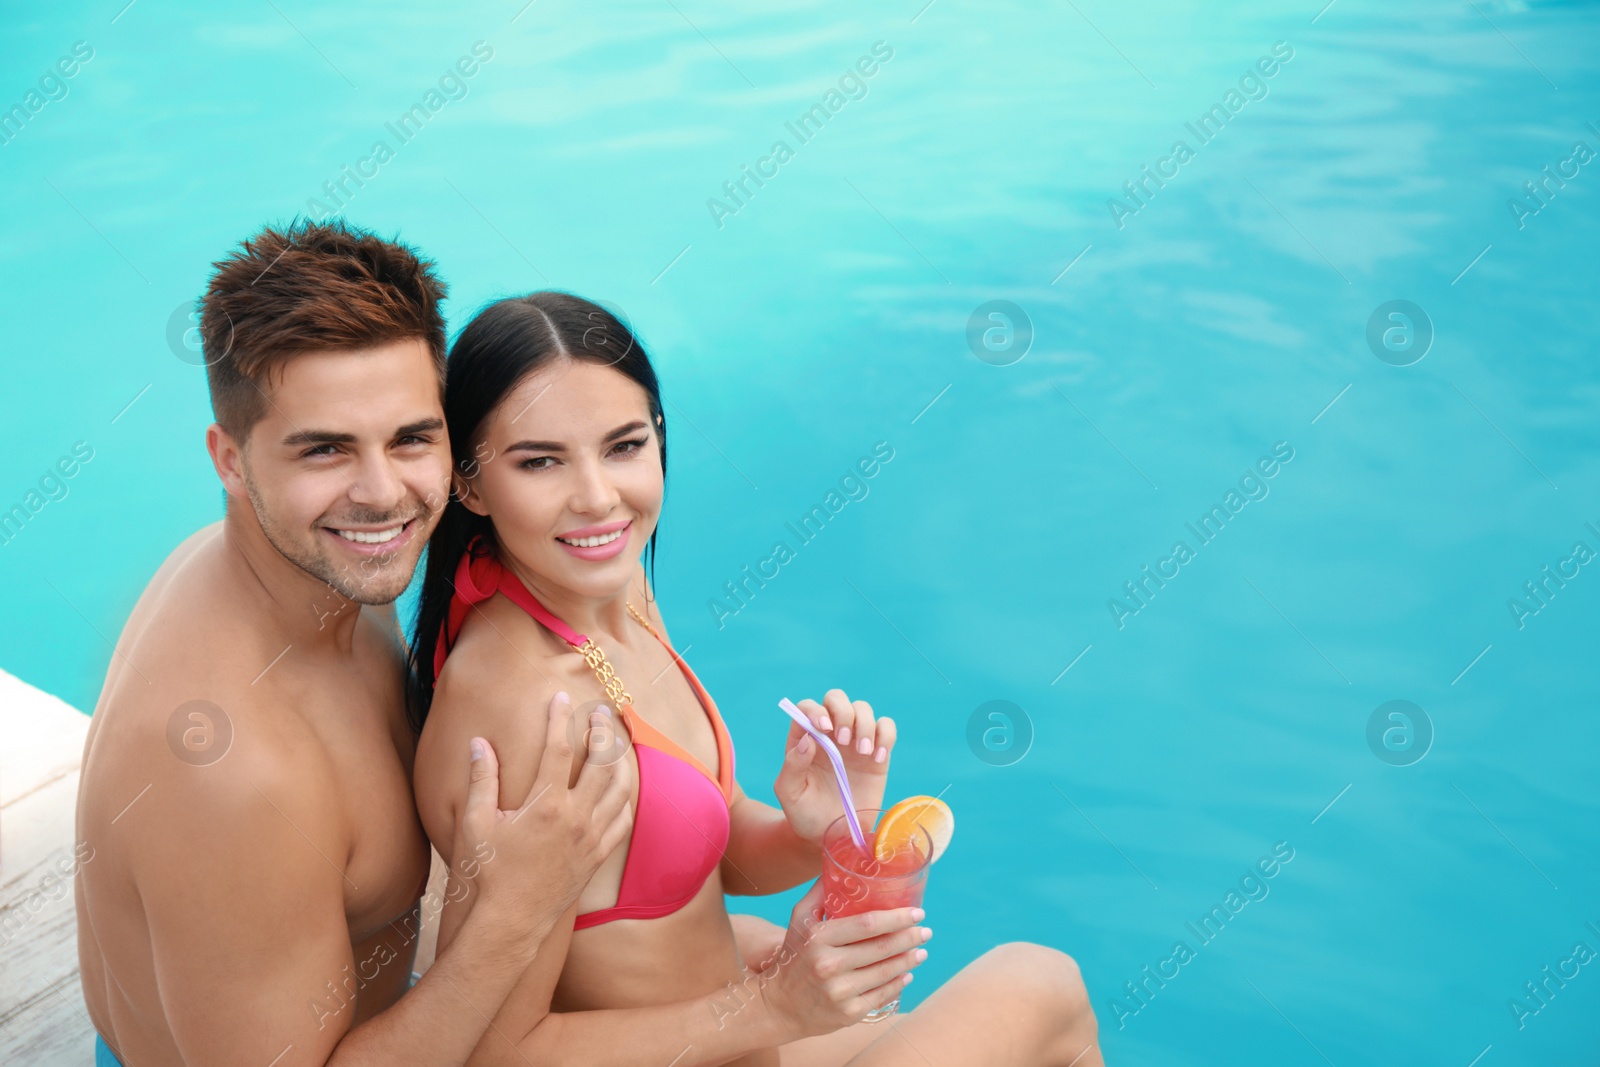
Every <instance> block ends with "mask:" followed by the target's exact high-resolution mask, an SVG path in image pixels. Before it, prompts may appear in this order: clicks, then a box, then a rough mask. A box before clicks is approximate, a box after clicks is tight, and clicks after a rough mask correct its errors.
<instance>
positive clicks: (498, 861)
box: [451, 693, 633, 939]
mask: <svg viewBox="0 0 1600 1067" xmlns="http://www.w3.org/2000/svg"><path fill="white" fill-rule="evenodd" d="M571 724H572V701H571V699H570V698H569V697H568V696H567V694H565V693H557V694H556V695H555V697H554V698H553V699H552V700H551V701H550V718H549V724H548V728H547V731H546V737H545V745H544V752H543V754H542V755H541V756H540V759H539V773H538V776H537V777H536V778H535V779H534V783H533V787H532V789H530V790H529V792H528V796H527V799H526V800H525V801H524V802H523V803H522V805H521V806H520V807H518V808H516V809H515V810H509V811H508V810H506V809H504V808H502V807H500V764H499V761H498V759H497V758H496V756H495V752H494V748H493V747H492V746H491V745H490V744H489V742H488V741H486V740H484V739H483V738H481V737H474V738H473V739H472V741H471V745H472V768H471V777H470V781H469V784H468V786H467V802H466V805H465V807H464V808H463V809H462V812H461V820H460V829H459V831H458V832H457V834H456V841H457V845H458V848H457V855H456V857H455V861H454V864H453V866H454V868H455V869H454V870H453V871H452V872H451V876H452V878H454V877H457V876H461V877H465V878H466V879H468V880H469V881H472V882H475V883H476V885H477V887H478V889H479V891H480V892H481V893H482V894H483V897H484V902H485V903H493V904H494V906H495V907H497V908H502V907H503V913H504V914H507V915H510V916H514V917H517V919H518V921H517V922H516V923H515V924H514V926H513V927H512V928H513V929H515V930H518V931H519V932H521V933H523V934H526V935H529V936H533V937H537V938H541V939H542V937H543V936H544V934H545V933H547V932H548V931H549V929H550V927H551V926H553V925H554V923H555V922H556V920H558V919H559V918H560V917H561V915H562V914H563V913H564V912H565V911H566V910H567V909H568V908H569V907H571V906H572V904H573V903H574V902H575V901H576V900H577V899H578V895H579V894H580V893H581V892H582V891H583V887H584V886H586V885H588V884H589V879H590V878H591V877H593V876H594V873H595V871H596V870H598V869H599V867H600V864H601V863H602V862H604V860H605V858H606V857H607V856H609V855H610V854H611V852H612V850H613V849H615V848H616V847H617V845H618V844H619V843H620V842H621V841H622V839H623V838H624V837H626V836H627V833H628V831H629V829H630V828H631V827H632V825H633V805H632V804H631V803H629V800H628V798H629V795H630V793H631V790H632V777H633V770H632V767H631V766H630V764H629V763H628V761H627V760H626V759H616V758H613V757H608V749H607V748H605V747H604V746H595V745H586V748H587V752H588V755H587V758H586V759H585V761H584V764H583V767H582V768H581V770H580V772H579V775H578V781H577V784H576V785H574V786H573V787H572V788H570V789H569V788H568V787H567V782H568V780H569V779H570V777H571V773H572V760H573V745H572V741H571V740H570V738H571V736H572V735H571V733H570V729H571ZM589 727H590V729H597V728H608V727H609V722H608V721H607V719H606V717H605V715H604V714H603V713H601V712H599V711H596V712H593V713H592V714H591V715H590V718H589ZM585 736H586V737H587V732H586V733H585ZM534 916H537V917H539V919H540V922H538V923H537V924H535V923H532V922H530V921H528V920H529V919H531V918H532V917H534Z"/></svg>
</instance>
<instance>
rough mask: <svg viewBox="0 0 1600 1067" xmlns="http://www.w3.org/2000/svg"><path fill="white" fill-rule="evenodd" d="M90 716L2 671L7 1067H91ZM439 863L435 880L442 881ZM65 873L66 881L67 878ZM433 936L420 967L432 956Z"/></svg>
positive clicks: (0, 989)
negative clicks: (81, 848) (87, 977)
mask: <svg viewBox="0 0 1600 1067" xmlns="http://www.w3.org/2000/svg"><path fill="white" fill-rule="evenodd" d="M88 730H89V717H88V716H87V715H84V714H83V713H82V712H80V711H78V710H77V709H76V708H73V707H71V706H70V705H68V704H66V703H64V702H62V701H60V700H58V699H56V698H55V697H53V696H51V695H50V694H48V693H45V692H42V691H40V690H38V689H35V688H34V687H33V686H31V685H28V684H27V683H26V682H23V681H21V680H20V679H18V678H15V677H13V676H12V675H10V674H7V673H6V672H4V671H0V1064H3V1065H5V1067H12V1065H16V1067H56V1065H58V1064H59V1065H61V1067H68V1065H71V1067H85V1065H89V1064H93V1063H94V1028H93V1027H92V1026H91V1025H90V1023H89V1016H88V1014H87V1012H86V1011H85V1010H84V1006H83V992H82V987H81V986H80V985H79V981H78V944H77V915H76V912H75V911H74V907H73V893H72V877H71V872H72V870H73V864H72V858H73V808H74V806H75V805H76V803H77V797H78V771H79V766H80V763H81V761H82V758H83V740H84V736H85V735H86V734H87V733H88ZM439 868H440V864H439V863H438V862H437V857H435V875H436V876H437V875H438V874H439V873H440V870H439ZM63 872H66V873H63ZM433 934H434V931H433V930H425V931H424V934H423V940H422V950H421V952H419V959H418V961H417V965H418V967H419V968H422V967H425V966H426V964H427V963H429V962H431V960H432V957H433V946H432V942H433Z"/></svg>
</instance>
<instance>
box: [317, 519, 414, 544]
mask: <svg viewBox="0 0 1600 1067" xmlns="http://www.w3.org/2000/svg"><path fill="white" fill-rule="evenodd" d="M405 528H406V527H405V524H404V523H401V524H400V525H399V526H391V527H389V528H388V529H387V530H335V531H334V532H335V533H337V534H338V535H339V536H340V537H342V538H344V539H345V540H346V541H357V542H359V543H361V544H363V545H381V544H383V543H384V542H385V541H393V540H394V539H395V538H396V537H399V536H400V531H401V530H404V529H405Z"/></svg>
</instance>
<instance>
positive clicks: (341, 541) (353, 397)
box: [239, 338, 450, 604]
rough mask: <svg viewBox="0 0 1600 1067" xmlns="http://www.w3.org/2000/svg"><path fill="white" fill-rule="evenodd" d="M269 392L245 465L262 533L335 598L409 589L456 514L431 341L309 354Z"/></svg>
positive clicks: (275, 379) (385, 597) (287, 366)
mask: <svg viewBox="0 0 1600 1067" xmlns="http://www.w3.org/2000/svg"><path fill="white" fill-rule="evenodd" d="M269 379H270V380H269V381H268V382H266V383H263V389H264V392H265V394H266V398H267V409H266V414H265V415H263V416H262V418H261V420H260V421H259V422H257V423H256V424H255V425H254V426H253V427H251V429H250V432H249V435H248V437H247V441H246V444H245V447H244V449H243V451H242V454H241V456H240V461H239V468H240V474H241V476H242V479H243V483H244V488H245V491H246V493H247V494H248V496H249V498H250V503H251V506H252V507H253V508H254V509H255V514H256V519H257V521H258V522H259V523H260V526H261V530H262V532H263V533H264V534H265V535H266V538H267V540H268V541H269V542H271V544H272V546H273V547H274V548H276V549H277V550H278V552H279V553H280V554H281V555H282V556H283V557H284V558H285V559H287V560H289V561H290V562H291V563H293V564H294V565H295V566H297V567H299V568H300V569H301V570H303V571H305V572H306V573H307V574H310V575H312V576H313V577H315V578H318V579H320V580H321V581H323V582H326V583H327V584H328V585H329V586H330V587H332V588H333V590H334V591H335V592H337V593H338V594H339V595H341V596H343V597H345V598H346V599H348V600H354V601H356V602H358V603H361V604H387V603H389V602H391V601H393V600H394V599H395V598H396V597H398V596H399V595H400V594H401V593H402V592H404V591H405V588H406V586H407V585H408V584H409V583H410V581H411V575H412V572H413V571H414V570H415V569H416V566H417V560H418V559H419V558H420V557H421V555H422V549H423V547H424V546H425V545H426V544H427V541H428V536H429V534H431V533H432V532H433V528H434V525H435V524H436V523H437V522H438V519H439V515H440V513H441V512H442V510H443V508H444V502H445V499H446V495H447V493H448V492H449V487H450V442H449V438H448V437H447V435H446V433H445V424H444V409H443V407H442V405H441V403H440V398H439V378H438V372H437V370H436V369H435V366H434V362H433V358H432V356H431V354H430V353H429V351H428V346H427V344H426V343H425V342H424V341H422V340H421V339H420V338H413V339H410V340H405V341H395V342H393V343H390V344H386V345H380V346H377V347H375V348H368V349H359V350H353V351H352V350H343V351H332V352H309V353H306V354H303V355H298V356H295V357H293V358H292V359H290V360H288V361H287V362H286V363H284V364H282V365H281V366H280V367H278V368H277V369H276V370H275V371H274V372H273V373H272V374H271V375H270V376H269Z"/></svg>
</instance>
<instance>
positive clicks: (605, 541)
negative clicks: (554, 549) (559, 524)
mask: <svg viewBox="0 0 1600 1067" xmlns="http://www.w3.org/2000/svg"><path fill="white" fill-rule="evenodd" d="M621 536H622V530H612V531H611V532H610V533H608V534H599V535H597V536H595V537H558V538H556V540H557V541H560V542H562V543H564V544H569V545H572V546H574V547H576V548H594V547H596V546H597V545H609V544H610V543H611V542H613V541H615V540H616V539H617V538H619V537H621Z"/></svg>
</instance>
